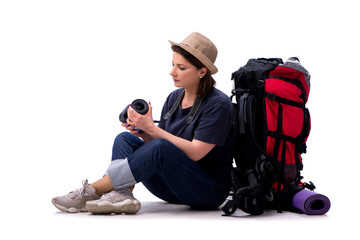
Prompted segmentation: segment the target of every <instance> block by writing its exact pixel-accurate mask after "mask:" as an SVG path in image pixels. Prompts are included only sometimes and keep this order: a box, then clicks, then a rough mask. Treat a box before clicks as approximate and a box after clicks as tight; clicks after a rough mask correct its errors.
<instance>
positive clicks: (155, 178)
mask: <svg viewBox="0 0 360 240" xmlns="http://www.w3.org/2000/svg"><path fill="white" fill-rule="evenodd" d="M107 173H108V174H109V176H110V179H111V180H112V182H113V185H114V188H115V189H120V188H124V187H127V186H130V185H133V184H135V183H138V182H142V183H143V185H144V186H145V187H146V188H147V189H148V190H149V191H150V192H151V193H152V194H154V195H155V196H157V197H158V198H160V199H162V200H165V201H167V202H170V203H180V204H186V205H189V206H191V207H193V208H200V209H208V208H216V207H218V206H219V205H221V204H222V203H223V202H224V200H225V199H226V197H227V196H228V194H229V188H230V186H227V185H224V183H223V182H221V181H220V180H216V179H218V178H215V177H213V176H211V174H209V173H207V172H206V171H204V169H203V168H202V167H201V166H200V165H199V164H197V163H196V162H194V161H192V160H191V159H190V158H188V157H187V156H186V155H185V154H184V152H182V151H181V150H180V149H179V148H177V147H176V146H175V145H174V144H172V143H171V142H169V141H167V140H165V139H154V140H152V141H149V142H147V143H144V142H143V141H142V140H141V139H140V138H138V137H136V136H134V135H132V134H130V133H128V132H123V133H121V134H119V135H118V136H117V137H116V139H115V142H114V146H113V151H112V162H111V164H110V167H109V168H108V172H107Z"/></svg>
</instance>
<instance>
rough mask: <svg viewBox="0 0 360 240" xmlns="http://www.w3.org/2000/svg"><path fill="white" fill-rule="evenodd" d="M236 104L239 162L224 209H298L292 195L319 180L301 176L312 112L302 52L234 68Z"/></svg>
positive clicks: (257, 211) (230, 211)
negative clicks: (237, 68)
mask: <svg viewBox="0 0 360 240" xmlns="http://www.w3.org/2000/svg"><path fill="white" fill-rule="evenodd" d="M232 80H233V81H234V89H233V90H232V96H231V99H232V101H233V97H235V98H236V102H235V103H233V105H234V108H235V119H234V126H235V132H236V133H235V148H234V160H235V164H236V167H235V168H234V169H233V171H232V200H230V201H228V202H227V203H226V204H225V206H224V207H223V211H224V212H225V214H228V215H229V214H233V213H234V212H235V211H236V209H237V208H239V209H241V210H243V211H244V212H247V213H250V214H252V215H260V214H262V213H263V212H264V210H265V209H277V210H278V212H281V211H282V210H291V211H296V209H294V208H293V207H292V206H291V199H292V197H293V196H294V195H295V194H296V193H297V192H299V191H300V190H303V189H304V188H308V189H310V190H313V189H314V188H315V186H314V185H313V184H312V182H310V184H308V183H303V182H301V179H302V176H301V174H300V172H301V170H302V169H303V163H302V157H301V154H303V153H306V141H307V138H308V136H309V133H310V128H311V124H310V122H311V121H310V113H309V110H308V109H307V108H306V107H305V104H306V102H307V100H308V97H309V92H310V74H309V72H308V71H307V70H306V69H305V68H304V67H303V66H302V65H301V64H300V61H299V59H298V58H296V57H293V58H289V59H288V60H287V61H286V62H285V63H284V62H283V61H282V59H281V58H258V59H250V60H249V61H248V62H247V64H246V65H245V66H243V67H240V69H239V70H238V71H236V72H234V73H233V74H232Z"/></svg>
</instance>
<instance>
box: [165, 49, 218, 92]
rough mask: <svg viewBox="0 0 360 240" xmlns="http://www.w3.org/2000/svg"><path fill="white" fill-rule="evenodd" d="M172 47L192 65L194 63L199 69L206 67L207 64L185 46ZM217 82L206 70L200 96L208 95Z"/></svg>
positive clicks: (199, 87)
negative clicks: (184, 47)
mask: <svg viewBox="0 0 360 240" xmlns="http://www.w3.org/2000/svg"><path fill="white" fill-rule="evenodd" d="M171 49H172V50H173V51H174V52H177V53H179V54H180V55H181V56H183V57H184V58H185V59H186V60H188V61H189V62H190V63H191V64H192V65H194V66H195V67H196V68H197V69H201V68H203V67H205V65H204V64H202V63H201V62H200V61H199V60H198V59H197V58H196V57H194V56H193V55H192V54H190V53H189V52H188V51H186V50H184V49H183V48H181V47H179V46H176V45H172V46H171ZM215 84H216V81H215V80H214V78H213V77H212V76H211V73H210V71H209V69H208V70H207V71H206V74H205V75H204V76H203V77H202V78H201V79H200V83H199V86H198V91H197V95H199V96H205V95H207V94H208V93H209V92H210V91H211V90H212V89H213V88H214V86H215Z"/></svg>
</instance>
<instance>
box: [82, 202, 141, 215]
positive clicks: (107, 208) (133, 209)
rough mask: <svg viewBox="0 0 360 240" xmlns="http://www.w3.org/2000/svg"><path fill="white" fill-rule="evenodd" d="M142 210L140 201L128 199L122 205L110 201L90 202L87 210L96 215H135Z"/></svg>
mask: <svg viewBox="0 0 360 240" xmlns="http://www.w3.org/2000/svg"><path fill="white" fill-rule="evenodd" d="M140 208H141V204H140V202H139V201H138V200H133V201H132V200H130V199H126V200H124V201H123V202H120V203H111V202H108V201H101V202H93V201H89V202H87V203H86V209H87V210H88V211H89V212H91V213H94V214H110V213H116V214H121V213H125V214H135V213H137V212H138V211H139V210H140Z"/></svg>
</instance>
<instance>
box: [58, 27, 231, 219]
mask: <svg viewBox="0 0 360 240" xmlns="http://www.w3.org/2000/svg"><path fill="white" fill-rule="evenodd" d="M170 43H171V49H172V50H173V59H172V66H173V67H172V70H171V72H170V75H171V76H172V78H173V81H174V85H175V87H177V88H178V89H177V90H175V91H173V92H172V93H170V95H169V96H168V97H167V99H166V102H165V104H164V106H163V109H162V113H161V121H160V123H159V124H158V125H155V123H154V121H153V117H152V108H151V105H150V103H149V110H148V112H147V113H146V114H144V115H142V114H139V113H138V112H136V111H135V110H134V109H133V108H131V107H129V108H128V111H127V122H126V123H123V124H122V126H123V127H125V128H126V129H127V130H128V131H125V132H123V133H120V134H119V135H118V136H117V137H116V139H115V141H114V145H113V149H112V161H111V162H110V165H109V167H108V168H107V171H106V173H105V175H104V176H103V177H102V178H101V179H99V180H97V181H95V182H94V183H92V184H89V183H88V181H87V180H86V181H83V186H82V187H81V188H79V189H77V190H74V191H72V192H70V193H68V194H67V195H64V196H60V197H55V198H53V199H52V203H53V204H54V205H55V207H57V208H58V209H59V210H61V211H65V212H69V213H75V212H80V211H89V212H91V213H95V214H104V213H126V214H134V213H137V212H138V211H139V210H140V206H141V204H140V202H139V201H138V200H137V199H135V198H134V196H133V194H132V190H133V188H134V185H135V184H136V183H139V182H142V183H143V185H144V186H145V187H146V188H147V189H148V190H149V191H150V192H151V193H152V194H154V195H155V196H157V197H158V198H160V199H162V200H164V201H167V202H169V203H176V204H185V205H188V206H190V207H192V208H196V209H216V208H217V207H219V206H220V205H221V204H222V203H223V202H224V200H225V199H226V198H227V196H228V194H229V190H230V187H231V168H232V149H233V128H232V124H233V107H232V103H231V101H230V99H229V97H228V96H227V95H225V94H224V93H223V92H221V91H220V90H218V89H216V88H215V87H214V85H215V80H214V79H213V77H212V74H214V73H216V72H217V68H216V67H215V65H214V62H215V59H216V56H217V48H216V47H215V45H214V44H213V43H212V42H211V41H210V40H209V39H208V38H206V37H205V36H203V35H201V34H200V33H197V32H194V33H191V34H190V35H189V36H188V37H187V38H185V39H184V40H183V41H182V42H181V43H174V42H172V41H170ZM138 129H141V130H142V131H139V130H138Z"/></svg>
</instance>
